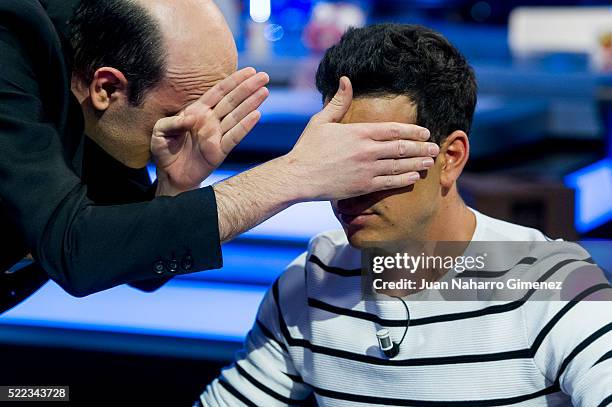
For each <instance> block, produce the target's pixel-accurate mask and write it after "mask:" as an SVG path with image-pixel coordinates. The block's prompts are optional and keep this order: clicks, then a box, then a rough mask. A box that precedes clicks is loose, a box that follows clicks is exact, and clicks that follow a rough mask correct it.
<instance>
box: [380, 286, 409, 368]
mask: <svg viewBox="0 0 612 407" xmlns="http://www.w3.org/2000/svg"><path fill="white" fill-rule="evenodd" d="M395 298H397V299H399V300H400V301H401V302H402V304H403V305H404V308H405V309H406V328H404V334H403V335H402V339H400V341H399V342H393V340H391V334H390V333H389V330H388V329H387V328H382V329H379V330H378V331H377V332H376V339H378V347H379V348H380V350H382V351H383V353H384V354H385V356H387V357H388V358H394V357H396V356H397V355H398V354H399V351H400V345H401V344H402V342H404V338H405V337H406V333H407V332H408V326H410V311H409V310H408V304H406V301H404V299H403V298H402V297H395Z"/></svg>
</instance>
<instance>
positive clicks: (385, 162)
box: [285, 77, 440, 200]
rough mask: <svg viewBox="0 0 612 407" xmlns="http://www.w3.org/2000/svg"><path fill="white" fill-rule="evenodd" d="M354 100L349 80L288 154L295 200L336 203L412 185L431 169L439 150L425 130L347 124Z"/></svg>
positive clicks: (397, 125)
mask: <svg viewBox="0 0 612 407" xmlns="http://www.w3.org/2000/svg"><path fill="white" fill-rule="evenodd" d="M352 101H353V90H352V86H351V82H350V80H349V79H348V78H346V77H342V78H341V79H340V89H338V92H337V93H336V95H335V96H334V98H333V99H332V100H331V101H330V102H329V103H328V104H327V106H325V108H324V109H323V110H322V111H321V112H319V113H317V114H316V115H315V116H313V118H312V119H311V120H310V122H309V123H308V126H307V127H306V129H305V130H304V132H303V133H302V135H301V136H300V139H299V140H298V142H297V143H296V145H295V146H294V148H293V149H292V151H291V152H290V153H289V154H287V156H286V157H285V158H286V167H287V171H288V172H290V173H291V174H292V175H294V176H295V179H296V180H299V181H298V182H299V183H300V186H299V188H300V189H301V191H300V195H299V198H298V200H335V199H345V198H350V197H354V196H358V195H365V194H368V193H371V192H375V191H381V190H388V189H395V188H402V187H406V186H409V185H412V184H414V183H415V182H416V181H417V180H418V179H419V178H420V176H419V171H423V170H426V169H428V168H431V167H432V166H433V165H434V160H433V158H432V157H436V156H437V155H438V154H439V151H440V149H439V147H438V146H437V145H436V144H434V143H429V142H426V141H427V140H428V139H429V137H430V134H429V131H428V130H427V129H425V128H423V127H420V126H417V125H414V124H406V123H392V122H389V123H350V124H343V123H340V121H341V120H342V119H343V117H344V116H345V114H346V113H347V111H348V110H349V108H350V106H351V103H352Z"/></svg>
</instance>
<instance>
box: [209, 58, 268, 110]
mask: <svg viewBox="0 0 612 407" xmlns="http://www.w3.org/2000/svg"><path fill="white" fill-rule="evenodd" d="M256 72H257V71H255V68H251V67H248V68H243V69H241V70H239V71H236V72H234V73H233V74H231V75H230V76H228V77H227V78H225V79H223V80H222V81H221V82H219V83H217V84H216V85H215V86H213V87H212V88H210V89H209V90H208V91H206V93H204V94H203V95H202V97H200V99H199V100H198V102H200V103H203V104H205V105H206V106H208V107H213V106H216V105H217V103H219V102H220V101H221V99H223V97H225V95H227V94H229V93H230V92H231V91H233V90H234V89H236V87H237V86H238V85H240V84H241V83H243V82H244V81H245V80H247V79H248V78H250V77H252V76H254V75H255V74H256Z"/></svg>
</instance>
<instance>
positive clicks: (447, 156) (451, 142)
mask: <svg viewBox="0 0 612 407" xmlns="http://www.w3.org/2000/svg"><path fill="white" fill-rule="evenodd" d="M469 156H470V141H469V140H468V136H467V134H465V132H463V131H461V130H456V131H454V132H452V133H451V134H450V135H449V136H448V137H446V139H445V140H444V141H443V142H442V146H441V148H440V155H439V156H438V157H439V158H441V159H442V162H441V169H440V183H441V184H442V186H443V187H444V188H450V187H452V186H453V184H454V183H455V182H456V181H457V179H458V178H459V176H460V175H461V173H462V172H463V168H464V167H465V164H466V163H467V160H468V158H469Z"/></svg>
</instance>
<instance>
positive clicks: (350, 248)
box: [200, 24, 612, 407]
mask: <svg viewBox="0 0 612 407" xmlns="http://www.w3.org/2000/svg"><path fill="white" fill-rule="evenodd" d="M342 76H347V77H348V78H350V82H349V81H348V80H347V79H346V78H343V79H342V81H343V85H344V86H349V87H350V86H352V88H353V93H354V96H355V99H354V100H353V102H352V104H351V105H350V106H347V111H346V114H345V116H344V122H376V121H396V122H406V123H416V124H418V125H421V126H424V127H426V128H428V129H430V131H431V134H432V139H433V140H435V141H436V142H437V143H439V145H440V155H439V156H438V158H437V159H436V161H435V163H431V165H430V168H429V170H428V171H427V174H423V179H421V180H419V181H417V182H416V184H415V185H414V186H413V187H410V188H406V189H400V190H393V191H386V192H380V193H375V194H370V195H365V196H361V197H358V198H353V199H347V200H342V201H338V202H332V206H333V209H334V212H335V214H336V216H337V217H338V219H339V220H340V222H341V224H342V226H343V228H344V230H343V231H340V230H339V231H333V232H328V233H323V234H321V235H319V236H317V237H315V238H314V239H313V240H312V241H311V243H310V245H309V249H308V252H307V253H304V254H303V255H302V256H300V257H298V258H297V259H296V260H295V261H294V262H293V263H292V264H291V265H289V267H288V269H287V270H286V271H285V273H284V274H283V275H282V276H281V277H280V278H279V279H278V280H277V281H276V282H275V283H274V285H273V287H272V288H271V289H270V291H269V292H268V293H267V295H266V296H265V298H264V300H263V302H262V304H261V306H260V309H259V312H258V315H257V320H256V321H255V324H254V326H253V329H252V330H251V331H250V332H249V334H248V337H247V339H246V344H245V349H244V350H243V351H241V352H239V353H238V355H237V359H236V362H235V363H234V364H233V365H232V366H231V367H229V368H227V369H224V370H223V371H222V373H221V376H220V377H219V378H218V379H216V380H215V381H214V382H213V383H212V384H210V385H209V386H208V387H207V388H206V391H205V392H204V393H203V394H202V396H201V399H200V402H201V403H202V404H203V405H204V406H219V405H220V406H238V405H249V406H277V405H296V404H301V403H303V401H304V400H306V399H311V400H312V398H315V399H316V403H317V404H318V405H321V406H345V405H354V406H365V405H403V406H501V405H515V404H516V405H519V404H520V405H524V406H566V405H571V404H573V405H577V406H588V407H595V406H604V405H608V404H612V332H610V331H611V329H612V306H611V304H612V303H610V302H596V301H572V302H567V301H565V302H564V301H515V302H507V303H503V302H502V303H494V304H492V303H491V302H487V301H410V299H409V297H408V298H407V300H406V303H407V305H408V307H409V308H410V321H409V322H410V326H409V329H408V330H407V335H406V337H405V340H404V341H403V343H402V344H401V346H400V348H399V354H397V355H396V356H391V357H389V355H386V354H385V353H384V352H383V351H382V350H381V348H380V347H379V345H378V341H377V335H376V333H377V332H378V331H379V330H380V329H381V328H387V329H388V330H389V332H390V335H391V337H392V338H393V339H395V340H397V339H399V338H400V337H401V336H402V334H403V332H404V329H405V325H406V323H407V321H406V309H405V308H404V304H403V303H402V302H400V301H399V300H398V301H374V300H372V301H364V299H363V297H362V292H361V279H360V276H359V268H360V266H361V256H360V248H363V247H364V244H365V243H367V242H377V241H378V242H382V241H402V240H414V241H465V242H469V241H546V240H548V239H547V237H546V236H545V235H544V234H542V233H541V232H539V231H537V230H534V229H530V228H526V227H522V226H519V225H514V224H511V223H507V222H503V221H501V220H497V219H493V218H491V217H488V216H485V215H483V214H481V213H479V212H477V211H475V210H473V209H471V208H469V207H467V206H466V204H465V203H464V202H463V201H462V199H461V197H460V196H459V193H458V191H457V179H458V178H459V176H460V174H461V172H462V170H463V168H464V165H465V164H466V161H467V159H468V155H469V141H468V133H469V130H470V125H471V122H472V117H473V113H474V108H475V105H476V82H475V77H474V73H473V71H472V69H471V68H470V66H469V65H468V63H467V62H466V60H465V59H464V57H463V56H462V55H461V54H460V53H459V52H458V51H457V50H456V49H455V48H454V47H453V46H452V45H451V44H450V43H449V42H448V41H447V40H446V39H445V38H444V37H443V36H441V35H440V34H438V33H436V32H434V31H432V30H429V29H427V28H424V27H420V26H414V25H396V24H381V25H373V26H369V27H366V28H361V29H351V30H349V31H348V32H347V33H346V34H345V35H344V36H343V38H342V40H341V41H340V43H339V44H337V45H335V46H334V47H332V48H330V49H329V50H328V51H327V53H326V54H325V56H324V58H323V60H322V61H321V64H320V66H319V70H318V73H317V87H318V89H319V91H320V92H321V93H322V95H323V98H324V100H325V102H326V103H330V98H331V97H332V96H333V95H334V93H335V88H334V87H335V84H337V83H338V79H339V78H340V77H342ZM335 102H336V101H331V103H335ZM405 147H406V148H407V149H408V148H410V146H409V145H406V146H405ZM391 164H392V163H391V162H390V165H391ZM426 167H427V165H426ZM338 170H339V171H341V170H342V169H340V168H339V169H338ZM604 286H605V284H604ZM607 288H609V287H603V288H602V289H603V290H606V289H607Z"/></svg>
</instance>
